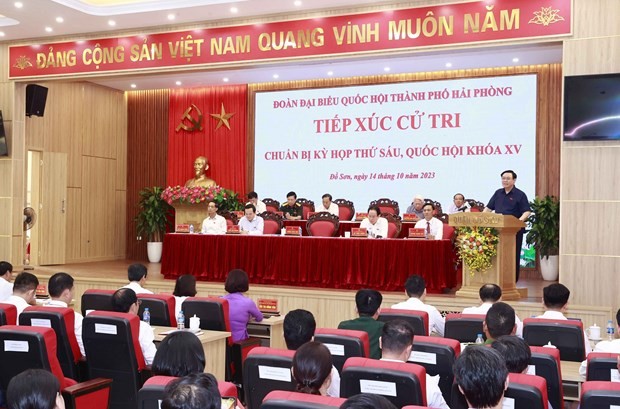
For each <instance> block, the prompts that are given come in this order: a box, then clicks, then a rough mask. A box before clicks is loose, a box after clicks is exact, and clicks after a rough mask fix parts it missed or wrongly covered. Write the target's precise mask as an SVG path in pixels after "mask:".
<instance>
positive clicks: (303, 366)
mask: <svg viewBox="0 0 620 409" xmlns="http://www.w3.org/2000/svg"><path fill="white" fill-rule="evenodd" d="M332 367H333V364H332V354H331V353H330V352H329V349H327V347H326V346H325V345H323V344H321V343H320V342H314V341H310V342H306V343H305V344H303V345H302V346H300V347H299V349H297V351H295V355H294V356H293V367H292V368H291V373H292V374H293V379H294V380H295V383H296V386H295V390H296V391H297V392H301V393H307V394H310V395H323V396H329V395H328V394H327V389H328V388H329V385H330V383H331V381H332Z"/></svg>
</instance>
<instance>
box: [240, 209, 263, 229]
mask: <svg viewBox="0 0 620 409" xmlns="http://www.w3.org/2000/svg"><path fill="white" fill-rule="evenodd" d="M244 212H245V216H243V217H242V218H241V219H240V220H239V229H241V233H242V234H253V235H260V234H263V229H264V228H265V222H264V221H263V218H262V217H260V216H257V215H256V208H255V207H254V205H253V204H247V205H245V209H244Z"/></svg>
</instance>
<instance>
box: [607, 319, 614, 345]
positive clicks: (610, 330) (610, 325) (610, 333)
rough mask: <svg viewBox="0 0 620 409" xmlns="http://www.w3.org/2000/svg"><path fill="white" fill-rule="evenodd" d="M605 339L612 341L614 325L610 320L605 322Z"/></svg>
mask: <svg viewBox="0 0 620 409" xmlns="http://www.w3.org/2000/svg"><path fill="white" fill-rule="evenodd" d="M607 339H608V340H610V341H613V340H614V323H613V322H612V321H611V320H609V321H607Z"/></svg>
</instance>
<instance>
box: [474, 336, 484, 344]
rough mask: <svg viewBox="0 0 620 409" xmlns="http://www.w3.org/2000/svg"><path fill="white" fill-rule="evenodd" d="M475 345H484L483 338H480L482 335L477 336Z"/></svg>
mask: <svg viewBox="0 0 620 409" xmlns="http://www.w3.org/2000/svg"><path fill="white" fill-rule="evenodd" d="M475 344H476V345H482V344H484V338H482V334H478V336H477V337H476V342H475Z"/></svg>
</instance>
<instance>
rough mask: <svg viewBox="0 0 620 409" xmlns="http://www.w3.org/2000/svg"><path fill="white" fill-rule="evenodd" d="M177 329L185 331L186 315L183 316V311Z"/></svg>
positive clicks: (178, 318) (178, 317)
mask: <svg viewBox="0 0 620 409" xmlns="http://www.w3.org/2000/svg"><path fill="white" fill-rule="evenodd" d="M177 329H185V314H183V311H179V315H178V316H177Z"/></svg>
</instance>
